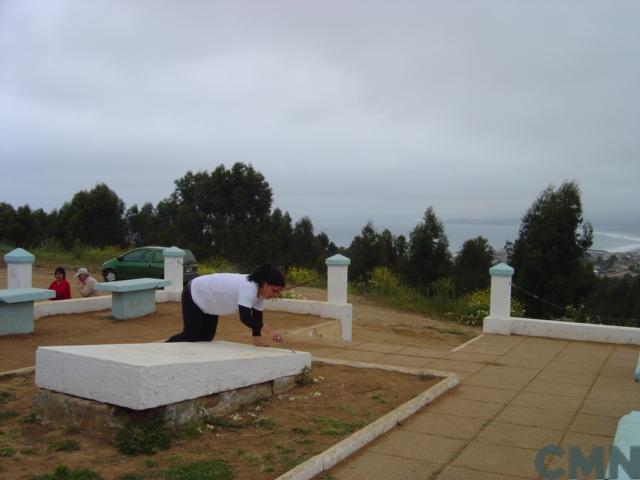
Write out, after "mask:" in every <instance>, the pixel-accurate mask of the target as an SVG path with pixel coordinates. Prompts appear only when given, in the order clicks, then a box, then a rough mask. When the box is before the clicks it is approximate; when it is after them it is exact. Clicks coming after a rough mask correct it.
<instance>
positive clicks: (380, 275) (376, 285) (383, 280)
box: [368, 267, 400, 295]
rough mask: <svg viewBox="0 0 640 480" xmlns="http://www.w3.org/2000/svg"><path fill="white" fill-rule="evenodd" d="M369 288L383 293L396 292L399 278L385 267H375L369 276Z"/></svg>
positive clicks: (398, 286) (390, 293)
mask: <svg viewBox="0 0 640 480" xmlns="http://www.w3.org/2000/svg"><path fill="white" fill-rule="evenodd" d="M368 286H369V289H370V290H373V291H375V292H378V293H382V294H384V295H392V294H394V293H397V292H398V289H399V288H400V280H399V279H398V277H397V276H396V275H395V274H394V273H393V272H392V271H391V270H390V269H389V268H387V267H376V268H374V269H373V272H371V277H370V278H369V284H368Z"/></svg>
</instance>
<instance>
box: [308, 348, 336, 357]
mask: <svg viewBox="0 0 640 480" xmlns="http://www.w3.org/2000/svg"><path fill="white" fill-rule="evenodd" d="M306 350H307V351H308V352H310V353H311V356H312V357H314V358H316V357H333V356H334V355H335V354H337V353H340V352H342V350H337V349H335V348H333V349H332V348H325V347H317V348H308V349H306Z"/></svg>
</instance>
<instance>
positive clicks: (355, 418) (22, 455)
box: [0, 363, 438, 480]
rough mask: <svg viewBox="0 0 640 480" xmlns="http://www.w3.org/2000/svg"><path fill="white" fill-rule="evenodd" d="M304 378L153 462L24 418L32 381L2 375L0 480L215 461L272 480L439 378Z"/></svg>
mask: <svg viewBox="0 0 640 480" xmlns="http://www.w3.org/2000/svg"><path fill="white" fill-rule="evenodd" d="M309 380H311V382H310V383H309V384H308V385H306V386H300V387H296V388H295V389H294V390H291V391H289V392H287V393H286V394H283V395H279V396H278V397H273V398H272V399H270V400H266V401H262V402H259V403H256V404H253V405H250V406H247V407H245V408H244V409H242V410H240V411H239V412H237V413H235V414H232V415H229V416H227V417H223V418H221V419H220V418H219V419H210V420H209V421H208V422H207V423H206V424H205V425H202V426H195V425H192V426H190V427H187V428H185V429H183V430H182V431H181V432H178V433H177V434H175V435H174V436H173V441H172V445H171V447H170V448H168V449H166V450H161V451H159V452H158V453H156V454H155V455H138V456H126V455H124V454H122V453H120V452H119V451H118V449H117V447H116V445H114V444H113V443H110V442H107V441H105V440H98V439H95V438H92V437H91V436H89V435H86V434H84V433H81V432H78V431H71V430H69V429H67V430H65V429H64V428H62V427H55V426H52V425H50V426H47V427H44V426H42V425H40V424H38V423H37V421H34V418H33V416H32V415H30V404H31V398H32V396H33V395H34V394H35V392H36V387H35V386H34V384H33V375H28V376H14V377H10V378H3V379H0V460H1V461H0V478H3V479H4V478H6V479H22V478H25V479H26V478H30V477H31V476H32V475H37V474H43V473H51V472H53V470H54V468H55V467H56V466H58V465H62V464H64V465H68V466H69V467H70V468H71V469H73V470H77V469H90V470H93V471H95V472H98V473H99V474H100V475H101V476H102V478H104V479H105V480H111V479H114V480H115V479H118V478H122V476H123V475H125V474H128V475H129V476H128V477H125V478H129V479H136V480H142V479H146V478H165V477H164V474H165V473H166V472H167V471H169V470H171V469H172V468H174V469H175V468H181V466H183V465H185V464H189V463H191V462H196V461H202V460H207V461H212V460H218V461H223V462H224V463H226V464H227V465H228V467H230V469H231V470H232V471H233V473H234V474H235V478H237V479H242V480H265V479H272V478H275V477H277V476H279V475H281V474H282V473H284V472H286V471H288V470H290V469H291V468H293V467H294V466H295V465H297V464H299V463H301V462H303V461H304V460H306V459H307V458H310V457H312V456H313V455H316V454H318V453H320V452H322V451H324V450H326V449H327V448H328V447H330V446H331V445H334V444H335V443H337V442H339V441H340V440H342V439H343V438H345V437H346V436H348V435H349V434H351V433H352V432H354V431H356V430H358V429H360V428H361V427H362V426H364V425H366V424H368V423H371V422H372V421H374V420H376V419H377V418H379V417H381V416H382V415H384V414H385V413H387V412H389V411H391V410H392V409H393V408H395V407H396V406H398V405H400V404H402V403H404V402H406V401H407V400H409V399H411V398H413V397H414V396H416V395H417V394H419V393H421V392H423V391H425V390H426V389H428V388H430V387H431V386H433V385H434V384H435V383H436V382H437V381H438V379H437V378H433V377H426V378H423V377H417V376H411V375H404V374H399V373H395V372H388V371H383V370H373V369H371V370H368V369H365V370H363V369H359V368H349V367H342V366H333V365H325V364H321V363H316V364H314V366H313V369H312V372H311V376H310V377H309ZM182 468H184V467H182ZM171 478H174V477H171ZM175 478H196V477H187V476H185V477H175ZM198 478H200V477H198ZM207 478H209V477H207ZM215 478H221V479H223V478H229V477H225V476H220V477H215Z"/></svg>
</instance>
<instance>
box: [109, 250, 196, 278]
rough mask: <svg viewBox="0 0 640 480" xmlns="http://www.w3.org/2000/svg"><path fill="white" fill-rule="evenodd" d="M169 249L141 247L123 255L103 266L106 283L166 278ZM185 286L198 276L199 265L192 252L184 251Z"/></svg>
mask: <svg viewBox="0 0 640 480" xmlns="http://www.w3.org/2000/svg"><path fill="white" fill-rule="evenodd" d="M166 248H167V247H140V248H136V249H133V250H130V251H128V252H126V253H123V254H122V255H120V256H119V257H116V258H112V259H111V260H107V261H106V262H104V263H103V264H102V267H101V270H102V276H103V277H104V279H105V281H106V282H113V281H115V280H129V279H131V278H145V277H150V278H164V257H163V255H162V252H163V251H164V250H165V249H166ZM183 250H184V251H185V253H186V255H185V256H184V272H183V275H184V277H183V278H184V284H185V285H186V284H187V283H189V281H190V280H192V279H193V278H195V277H197V276H198V264H197V263H196V258H195V257H194V256H193V253H191V251H190V250H186V249H183Z"/></svg>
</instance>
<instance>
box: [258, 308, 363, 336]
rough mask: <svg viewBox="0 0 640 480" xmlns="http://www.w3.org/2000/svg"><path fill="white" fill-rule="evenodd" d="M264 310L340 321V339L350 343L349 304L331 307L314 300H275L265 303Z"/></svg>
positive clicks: (350, 315) (351, 313)
mask: <svg viewBox="0 0 640 480" xmlns="http://www.w3.org/2000/svg"><path fill="white" fill-rule="evenodd" d="M265 309H266V310H271V311H274V312H286V313H297V314H299V315H316V316H318V317H321V318H333V319H335V320H340V324H341V326H342V339H343V340H347V341H351V336H352V318H353V306H352V305H351V304H350V303H345V304H343V305H333V304H330V303H327V302H320V301H316V300H285V299H276V300H269V301H267V302H265Z"/></svg>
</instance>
